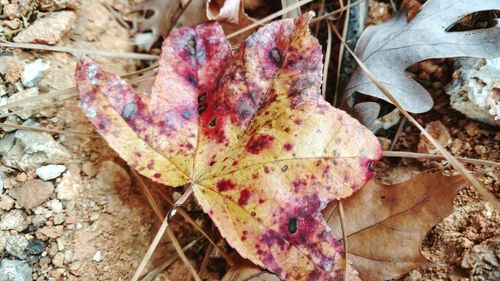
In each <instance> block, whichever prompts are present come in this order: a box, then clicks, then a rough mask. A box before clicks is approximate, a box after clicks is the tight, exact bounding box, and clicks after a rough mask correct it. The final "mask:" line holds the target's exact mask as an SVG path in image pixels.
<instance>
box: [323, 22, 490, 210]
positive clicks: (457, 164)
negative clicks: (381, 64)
mask: <svg viewBox="0 0 500 281" xmlns="http://www.w3.org/2000/svg"><path fill="white" fill-rule="evenodd" d="M333 31H334V33H335V35H336V36H337V37H338V38H339V39H340V40H341V42H342V44H343V45H344V46H345V48H346V50H348V51H349V53H350V54H351V55H352V56H353V58H354V59H355V60H356V62H357V63H358V65H359V67H360V68H361V70H362V71H363V72H364V73H365V74H366V76H367V77H368V78H369V79H370V81H372V82H373V83H374V84H375V85H376V86H377V88H378V89H379V90H380V91H381V92H382V93H384V95H385V96H386V97H387V98H388V99H389V100H390V101H391V103H392V104H394V105H395V106H396V107H397V108H398V109H399V111H401V113H402V114H403V115H404V116H405V117H406V118H407V119H408V120H409V121H410V122H411V123H412V124H413V125H415V126H416V127H417V128H418V129H419V130H420V131H421V132H422V134H423V135H424V136H425V137H426V138H427V139H428V140H429V141H430V142H431V143H432V145H434V147H435V148H436V149H437V150H439V152H440V153H441V154H442V155H443V157H444V158H445V159H446V160H448V162H449V163H450V164H451V165H452V166H453V168H455V169H456V170H457V171H459V172H460V173H461V174H462V175H463V176H464V177H465V179H467V181H468V182H469V183H470V184H471V185H472V186H473V187H474V188H475V190H476V191H477V192H478V193H479V194H480V195H481V197H482V198H483V199H485V200H486V201H488V202H489V203H490V204H491V205H492V206H493V207H494V208H495V210H496V211H497V212H498V213H500V202H499V201H498V200H497V199H496V198H495V196H494V195H493V194H491V193H490V192H489V191H488V190H486V188H485V187H484V186H482V185H481V183H480V182H479V181H478V180H477V179H476V178H475V177H474V176H473V175H472V174H471V173H470V172H469V171H468V170H467V169H466V168H465V167H464V165H463V164H462V163H460V162H459V161H458V160H457V159H456V158H455V157H453V155H451V154H450V153H449V152H448V151H447V150H446V149H445V148H444V147H443V146H442V145H441V144H439V142H438V141H437V140H436V139H434V138H433V137H432V136H431V135H430V134H429V132H427V131H426V130H425V129H424V128H423V127H422V125H420V123H418V122H417V121H416V120H415V119H414V118H413V117H412V116H411V115H410V114H409V113H408V112H407V111H406V110H405V109H404V108H403V107H402V106H401V105H400V104H399V102H398V101H397V100H396V99H395V98H394V96H392V94H391V93H390V92H389V91H388V90H387V89H386V88H385V87H384V85H382V84H381V83H380V82H379V81H378V80H377V78H376V77H374V76H373V74H372V73H371V72H370V70H369V69H368V68H367V67H366V66H365V65H364V64H363V62H362V61H361V59H360V58H359V57H358V56H357V55H356V54H355V53H354V52H353V51H352V50H351V49H350V48H349V46H347V45H346V43H345V41H344V40H342V37H341V36H340V34H339V33H338V31H337V30H336V29H335V28H334V29H333Z"/></svg>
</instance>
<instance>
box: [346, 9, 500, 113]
mask: <svg viewBox="0 0 500 281" xmlns="http://www.w3.org/2000/svg"><path fill="white" fill-rule="evenodd" d="M498 8H499V2H498V0H481V1H474V0H429V1H427V2H426V3H425V4H424V5H423V6H422V8H421V10H420V12H419V13H418V14H417V15H416V16H415V18H414V19H413V20H412V21H411V22H409V23H407V19H406V12H405V11H401V12H400V13H399V15H398V16H396V17H394V18H393V19H391V20H389V21H387V22H385V23H383V24H380V25H375V26H370V27H368V28H367V29H366V30H365V31H364V32H363V34H362V35H361V38H360V39H359V41H358V44H357V45H356V49H355V53H356V54H357V55H358V56H359V57H360V58H361V59H362V60H363V63H364V64H365V65H366V67H367V68H368V69H370V71H371V72H372V73H373V74H374V75H375V77H376V78H377V79H378V80H379V81H380V82H381V83H382V84H383V85H384V86H385V87H386V88H387V89H388V90H389V91H390V92H391V94H392V95H393V96H394V97H395V98H396V100H397V101H398V102H399V103H400V104H401V106H402V107H403V108H404V109H406V110H407V111H410V112H414V113H421V112H426V111H428V110H430V109H431V107H432V104H433V101H432V98H431V96H430V95H429V93H427V91H426V90H425V89H424V88H423V87H422V86H421V85H420V84H418V83H417V82H415V81H414V80H412V79H411V78H409V77H408V76H407V75H406V74H405V69H406V68H408V67H409V66H410V65H412V64H414V63H416V62H419V61H423V60H426V59H432V58H450V57H478V58H493V57H499V56H500V40H499V39H498V38H499V37H500V27H499V26H496V27H492V28H487V29H478V30H470V31H461V32H457V31H453V32H449V31H447V29H448V28H449V27H450V26H451V25H453V24H454V23H455V22H456V21H458V20H459V19H461V18H462V17H464V16H466V15H467V14H470V13H473V12H477V11H484V10H495V9H498ZM355 92H360V93H362V94H365V95H369V96H374V97H377V98H381V99H384V100H386V101H388V102H390V101H389V99H388V98H387V97H386V96H385V95H384V94H383V93H382V92H381V91H380V90H379V89H378V88H377V87H376V86H375V84H373V83H372V82H371V81H370V79H369V78H368V77H367V76H366V75H365V74H364V73H363V71H361V70H360V69H359V68H358V69H357V70H356V71H355V72H354V73H353V75H352V77H351V80H350V82H349V84H348V86H347V88H346V91H345V93H346V98H347V99H350V96H352V95H353V94H354V93H355Z"/></svg>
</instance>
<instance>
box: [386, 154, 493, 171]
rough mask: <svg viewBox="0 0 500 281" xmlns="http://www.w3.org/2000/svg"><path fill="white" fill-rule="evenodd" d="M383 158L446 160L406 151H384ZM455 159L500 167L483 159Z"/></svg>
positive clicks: (436, 156)
mask: <svg viewBox="0 0 500 281" xmlns="http://www.w3.org/2000/svg"><path fill="white" fill-rule="evenodd" d="M382 156H384V157H406V158H417V159H439V160H445V159H446V158H445V157H444V156H443V155H432V154H425V153H417V152H406V151H383V153H382ZM455 158H457V159H458V160H460V161H462V162H465V163H470V164H474V165H486V166H493V167H500V163H498V162H493V161H488V160H482V159H472V158H465V157H458V156H455Z"/></svg>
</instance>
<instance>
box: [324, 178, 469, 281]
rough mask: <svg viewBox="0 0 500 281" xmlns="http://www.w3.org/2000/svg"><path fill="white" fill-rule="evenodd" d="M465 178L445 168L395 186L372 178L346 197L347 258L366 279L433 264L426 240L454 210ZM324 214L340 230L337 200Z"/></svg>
mask: <svg viewBox="0 0 500 281" xmlns="http://www.w3.org/2000/svg"><path fill="white" fill-rule="evenodd" d="M465 184H466V182H465V180H464V179H463V178H462V177H460V176H453V177H447V176H443V175H442V174H441V173H435V174H420V175H417V176H415V177H414V178H412V179H411V180H408V181H406V182H402V183H398V184H395V185H390V186H386V185H382V184H378V183H376V182H375V181H374V180H372V181H370V182H369V183H368V184H366V185H365V186H364V187H363V189H361V191H360V192H358V193H356V194H355V195H353V196H351V197H350V198H347V199H346V200H344V201H343V206H344V212H345V218H346V220H347V223H346V224H345V227H346V235H347V244H348V250H347V252H348V260H349V261H351V262H352V263H353V265H354V267H355V268H356V269H357V270H358V271H359V273H360V277H361V279H363V280H365V281H369V280H388V279H391V278H395V277H397V276H399V275H401V274H403V273H406V272H408V271H410V270H412V269H414V268H417V267H422V266H427V265H430V264H431V262H430V261H428V260H427V259H426V258H425V257H424V256H423V255H422V254H421V253H420V248H421V246H422V240H423V239H424V237H425V235H426V234H427V232H428V231H429V230H430V229H431V228H432V227H433V226H434V225H436V224H437V223H439V222H440V221H442V220H443V219H444V218H445V217H447V216H448V215H449V214H451V212H452V211H453V198H454V197H455V195H456V194H457V192H458V190H460V189H461V188H462V187H464V186H465ZM332 213H334V215H333V216H331V214H332ZM324 214H325V216H331V217H330V219H328V224H329V225H330V226H331V228H332V229H333V231H334V232H335V234H336V235H341V233H340V229H341V228H340V219H339V216H338V214H337V212H336V204H330V205H329V206H328V208H327V209H325V211H324Z"/></svg>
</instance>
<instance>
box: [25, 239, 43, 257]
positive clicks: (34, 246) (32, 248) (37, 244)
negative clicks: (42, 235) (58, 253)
mask: <svg viewBox="0 0 500 281" xmlns="http://www.w3.org/2000/svg"><path fill="white" fill-rule="evenodd" d="M46 247H47V244H45V242H44V241H43V240H40V239H36V240H33V241H31V242H30V243H29V244H28V247H27V248H26V254H28V255H41V254H42V253H43V252H44V251H45V248H46Z"/></svg>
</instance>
